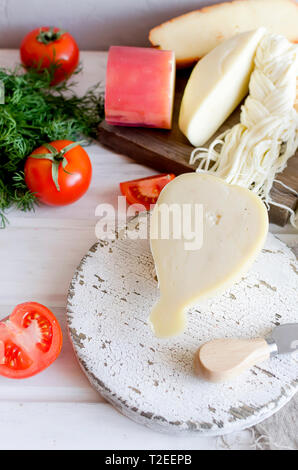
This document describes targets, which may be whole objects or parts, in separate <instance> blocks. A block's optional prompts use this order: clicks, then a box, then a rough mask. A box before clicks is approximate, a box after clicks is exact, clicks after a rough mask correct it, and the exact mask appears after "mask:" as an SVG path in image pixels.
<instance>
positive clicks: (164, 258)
mask: <svg viewBox="0 0 298 470" xmlns="http://www.w3.org/2000/svg"><path fill="white" fill-rule="evenodd" d="M162 204H166V205H171V204H178V205H180V206H181V207H182V206H183V205H187V204H190V205H191V207H194V206H195V204H201V205H202V207H203V220H202V222H203V223H202V235H203V244H202V247H201V248H200V249H197V250H193V251H188V250H185V242H186V241H188V242H189V240H186V239H185V237H181V238H180V239H174V237H172V238H169V239H161V237H158V238H156V234H157V233H159V225H160V207H162ZM180 220H181V221H182V218H181V219H180ZM192 222H193V221H192ZM181 223H182V222H181ZM170 228H171V229H173V226H172V227H170ZM171 229H170V233H171V232H172V231H173V230H171ZM267 232H268V214H267V210H266V207H265V205H264V204H263V202H262V201H261V199H260V198H259V197H258V196H256V195H255V194H254V193H252V192H251V191H249V190H248V189H245V188H242V187H240V186H232V185H229V184H227V183H225V182H224V181H223V180H221V179H219V178H216V177H214V176H210V175H207V174H198V173H187V174H184V175H181V176H178V177H177V178H175V179H174V180H173V181H172V182H170V183H169V184H168V185H167V186H166V187H165V188H164V189H163V191H162V192H161V194H160V196H159V199H158V202H157V204H156V206H155V208H154V210H153V213H152V217H151V226H150V242H151V251H152V255H153V258H154V261H155V266H156V272H157V277H158V281H159V287H160V299H159V300H158V302H157V303H156V304H155V306H154V307H153V309H152V312H151V315H150V323H151V326H152V328H153V330H154V332H155V334H156V336H159V337H167V336H172V335H176V334H178V333H181V332H182V331H183V330H184V328H185V322H186V317H185V311H186V309H187V308H189V307H191V306H192V305H194V304H196V303H197V302H200V301H202V300H203V299H207V298H209V297H211V296H214V295H217V294H218V293H220V292H222V291H223V290H225V289H226V288H228V287H229V286H231V285H232V284H233V283H234V282H236V281H237V280H239V279H240V278H241V276H242V275H243V274H244V273H245V272H246V271H247V270H248V269H249V267H250V266H251V264H252V263H253V261H254V259H255V257H256V256H257V254H258V253H259V251H260V250H261V248H262V246H263V244H264V242H265V239H266V235H267Z"/></svg>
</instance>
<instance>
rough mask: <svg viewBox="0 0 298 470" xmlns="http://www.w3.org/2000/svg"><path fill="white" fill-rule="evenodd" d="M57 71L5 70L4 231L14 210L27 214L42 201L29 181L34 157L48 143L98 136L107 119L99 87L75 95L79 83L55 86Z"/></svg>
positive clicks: (0, 133) (1, 126) (0, 179)
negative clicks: (26, 167) (26, 174)
mask: <svg viewBox="0 0 298 470" xmlns="http://www.w3.org/2000/svg"><path fill="white" fill-rule="evenodd" d="M54 70H55V69H54V68H53V69H52V70H44V71H36V70H28V71H24V70H23V69H22V67H21V66H18V67H17V68H15V69H14V70H7V69H3V68H0V82H2V84H3V86H4V90H5V102H4V104H0V227H1V228H3V227H5V225H6V222H7V218H6V216H5V211H6V210H7V209H8V208H9V207H10V206H13V205H14V206H16V207H17V208H18V209H20V210H23V211H27V210H32V209H33V208H34V204H36V202H37V200H36V198H35V196H34V194H32V193H30V191H29V190H28V188H27V187H26V184H25V181H24V172H23V169H24V163H25V160H26V158H27V157H28V155H30V154H31V152H32V151H33V150H34V149H35V148H36V147H39V146H40V145H42V144H43V143H45V142H50V141H52V140H58V139H69V140H76V139H78V138H81V136H82V135H85V136H89V137H95V136H96V129H97V126H98V124H99V123H100V122H101V120H102V119H103V117H104V100H103V95H102V92H101V91H100V88H99V85H96V86H94V87H93V88H91V89H89V90H88V91H87V93H86V94H85V95H84V96H77V95H76V94H75V93H74V92H73V85H74V83H73V82H72V83H69V82H64V83H62V84H59V85H57V86H54V87H53V86H50V83H51V81H52V79H53V74H54Z"/></svg>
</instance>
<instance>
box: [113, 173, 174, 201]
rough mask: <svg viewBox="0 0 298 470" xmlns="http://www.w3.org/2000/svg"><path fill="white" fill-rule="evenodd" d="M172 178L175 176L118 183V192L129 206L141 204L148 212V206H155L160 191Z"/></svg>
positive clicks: (158, 176) (166, 175)
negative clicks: (124, 197) (119, 191)
mask: <svg viewBox="0 0 298 470" xmlns="http://www.w3.org/2000/svg"><path fill="white" fill-rule="evenodd" d="M174 178H175V175H173V174H172V173H170V174H162V175H156V176H148V178H141V179H138V180H132V181H125V182H124V183H120V190H121V193H122V194H123V196H126V200H127V202H128V203H129V204H142V205H143V206H145V208H146V210H150V205H151V204H156V201H157V199H158V196H159V195H160V193H161V191H162V189H163V188H164V187H165V185H166V184H168V183H169V182H170V181H172V180H173V179H174Z"/></svg>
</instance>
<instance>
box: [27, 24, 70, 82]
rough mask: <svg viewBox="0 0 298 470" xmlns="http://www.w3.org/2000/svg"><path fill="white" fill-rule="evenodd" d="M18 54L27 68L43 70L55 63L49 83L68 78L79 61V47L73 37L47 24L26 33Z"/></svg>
mask: <svg viewBox="0 0 298 470" xmlns="http://www.w3.org/2000/svg"><path fill="white" fill-rule="evenodd" d="M20 54H21V61H22V63H23V65H24V66H25V67H27V68H29V67H34V68H38V69H40V70H43V69H47V68H49V67H50V65H51V64H53V63H54V64H56V65H57V69H56V70H55V73H54V80H53V81H52V83H51V85H56V84H57V83H59V82H61V81H63V80H65V79H66V78H68V77H69V76H70V75H71V74H72V73H73V72H74V70H75V68H76V67H77V65H78V62H79V48H78V46H77V43H76V41H75V40H74V38H73V37H72V36H71V35H70V34H69V33H67V32H65V31H63V30H61V29H59V28H50V27H48V26H45V27H42V28H36V29H34V30H33V31H31V32H30V33H28V34H27V36H25V37H24V39H23V41H22V43H21V48H20Z"/></svg>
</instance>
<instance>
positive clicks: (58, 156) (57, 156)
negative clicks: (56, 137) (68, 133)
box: [30, 140, 86, 192]
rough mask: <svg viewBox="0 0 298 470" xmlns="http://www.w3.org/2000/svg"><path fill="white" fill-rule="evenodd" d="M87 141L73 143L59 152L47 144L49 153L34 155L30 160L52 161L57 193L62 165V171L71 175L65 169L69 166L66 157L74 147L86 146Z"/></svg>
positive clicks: (45, 145)
mask: <svg viewBox="0 0 298 470" xmlns="http://www.w3.org/2000/svg"><path fill="white" fill-rule="evenodd" d="M85 143H86V141H85V140H80V141H79V142H72V143H71V144H69V145H67V146H66V147H64V148H63V149H61V150H57V149H56V148H55V147H54V146H53V145H51V144H48V143H45V144H43V146H44V147H45V148H46V149H48V150H49V152H48V153H34V154H32V155H30V158H37V159H43V158H44V159H46V160H50V161H51V162H52V179H53V182H54V184H55V186H56V189H57V191H59V192H60V186H59V181H58V176H59V168H60V164H62V169H63V171H64V172H65V173H67V174H68V175H71V174H72V173H70V172H69V171H67V170H65V167H66V166H67V165H68V161H67V158H66V157H65V154H66V153H67V152H69V151H70V150H72V149H73V148H74V147H77V146H78V145H82V144H85Z"/></svg>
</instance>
